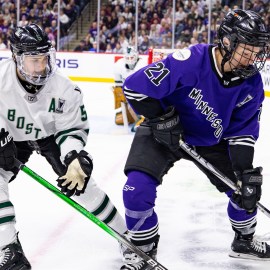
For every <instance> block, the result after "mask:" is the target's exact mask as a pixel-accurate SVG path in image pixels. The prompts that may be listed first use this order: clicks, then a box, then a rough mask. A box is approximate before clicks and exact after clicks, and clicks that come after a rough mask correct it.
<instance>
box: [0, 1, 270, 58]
mask: <svg viewBox="0 0 270 270" xmlns="http://www.w3.org/2000/svg"><path fill="white" fill-rule="evenodd" d="M89 1H96V0H60V16H59V19H60V31H61V32H60V36H61V37H64V36H66V35H68V29H69V27H70V26H71V24H72V23H73V22H74V21H75V20H76V19H77V18H78V15H80V14H81V11H82V9H83V8H84V6H85V5H86V4H87V3H88V2H89ZM136 1H137V2H138V10H139V12H138V16H135V10H136V8H135V6H136ZM208 1H209V0H175V14H174V21H175V23H173V8H172V7H173V1H172V0H103V1H101V3H102V5H101V10H100V12H98V13H97V14H96V18H95V19H94V20H93V21H92V22H90V27H89V31H88V34H87V35H86V36H85V38H84V39H83V40H81V41H80V44H78V46H77V47H76V48H75V49H74V51H90V52H96V51H97V50H98V49H99V52H105V53H123V52H124V51H125V48H126V47H127V46H128V45H132V46H135V45H137V47H138V51H139V53H140V54H147V53H148V50H149V48H150V47H153V48H172V42H173V41H174V46H173V47H174V48H184V47H187V46H190V45H192V44H196V43H208V27H209V22H208ZM57 2H58V1H57V0H20V19H19V21H18V22H17V7H16V5H17V0H0V50H2V49H6V48H9V44H8V37H9V35H10V33H11V31H12V30H13V29H14V27H16V25H17V24H18V25H19V26H23V25H26V24H29V23H32V22H34V23H37V24H39V25H41V26H42V27H43V28H44V29H45V31H46V32H47V33H48V36H49V38H50V39H51V41H52V42H53V44H56V42H57V20H58V3H57ZM242 3H243V0H212V10H211V15H212V19H211V26H210V33H211V35H210V36H211V40H210V42H214V41H216V37H217V36H216V33H217V28H218V26H219V24H220V22H221V20H222V19H223V18H224V16H225V15H226V14H227V13H228V12H229V11H230V10H231V9H235V8H242V6H241V5H242ZM269 6H270V3H269V0H245V9H249V10H253V11H255V12H257V13H259V14H260V15H261V16H262V17H263V18H264V20H265V22H266V24H267V25H268V26H269V25H270V23H269V22H270V12H269V9H270V8H269ZM97 16H99V19H100V25H99V26H98V25H97V21H98V20H97ZM136 17H138V37H136V36H135V19H136ZM98 27H99V38H98V37H97V35H98ZM172 27H174V31H173V29H172ZM173 32H174V38H173ZM97 42H99V46H97Z"/></svg>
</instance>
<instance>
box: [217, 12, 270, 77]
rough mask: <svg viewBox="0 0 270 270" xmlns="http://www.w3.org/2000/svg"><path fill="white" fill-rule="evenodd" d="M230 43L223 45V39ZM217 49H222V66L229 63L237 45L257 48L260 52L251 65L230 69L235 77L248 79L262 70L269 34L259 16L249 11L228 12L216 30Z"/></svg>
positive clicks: (269, 38)
mask: <svg viewBox="0 0 270 270" xmlns="http://www.w3.org/2000/svg"><path fill="white" fill-rule="evenodd" d="M225 37H226V38H227V39H228V40H229V41H230V45H229V46H228V45H226V44H225V43H224V38H225ZM218 39H219V47H220V48H221V49H223V51H224V52H225V54H224V55H223V63H222V67H224V64H225V63H226V62H227V61H229V60H230V59H231V58H232V57H233V55H234V52H235V50H236V48H237V47H238V45H239V44H243V45H244V46H246V45H250V46H252V47H259V48H260V52H259V53H258V54H257V57H256V58H255V59H254V63H253V65H249V66H247V67H245V68H243V67H241V68H237V67H235V68H234V67H232V71H233V73H234V74H235V75H237V76H239V77H242V78H248V77H251V76H253V75H254V74H255V73H257V72H259V71H260V70H262V69H263V66H264V64H265V61H266V58H267V55H268V53H269V42H270V33H269V32H268V30H267V27H266V25H265V23H264V21H263V19H262V18H261V17H260V15H259V14H257V13H255V12H253V11H249V10H241V9H237V10H233V11H231V12H229V13H228V14H227V15H226V16H225V18H224V20H223V22H222V23H221V25H220V27H219V30H218Z"/></svg>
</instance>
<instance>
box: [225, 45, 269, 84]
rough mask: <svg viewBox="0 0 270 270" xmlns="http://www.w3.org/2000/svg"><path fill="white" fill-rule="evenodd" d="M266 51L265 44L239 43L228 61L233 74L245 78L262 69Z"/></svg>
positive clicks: (267, 50)
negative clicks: (260, 45)
mask: <svg viewBox="0 0 270 270" xmlns="http://www.w3.org/2000/svg"><path fill="white" fill-rule="evenodd" d="M268 53H269V49H268V48H267V47H266V46H265V47H256V46H252V45H249V44H244V43H239V44H238V46H237V48H236V49H235V50H234V52H233V54H232V57H231V59H230V60H229V62H228V63H229V65H230V68H231V70H232V72H233V74H234V75H236V76H238V77H241V78H244V79H246V78H249V77H251V76H253V75H255V74H256V73H258V72H259V71H261V70H262V69H263V67H264V64H265V61H266V59H267V55H268Z"/></svg>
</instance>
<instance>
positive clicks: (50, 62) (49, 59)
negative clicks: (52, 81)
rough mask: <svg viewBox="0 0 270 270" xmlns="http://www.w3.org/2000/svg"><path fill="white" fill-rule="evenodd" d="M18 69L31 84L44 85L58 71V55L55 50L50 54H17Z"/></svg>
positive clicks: (50, 50) (51, 49)
mask: <svg viewBox="0 0 270 270" xmlns="http://www.w3.org/2000/svg"><path fill="white" fill-rule="evenodd" d="M15 60H16V64H17V69H18V71H19V73H20V75H21V76H22V77H23V78H24V79H25V80H26V81H28V82H29V83H31V84H34V85H44V84H45V83H46V82H47V81H48V80H49V78H50V77H51V76H53V75H54V73H55V71H56V68H57V66H56V53H55V49H54V48H50V49H49V50H48V52H45V53H40V52H24V53H22V54H20V55H16V54H15Z"/></svg>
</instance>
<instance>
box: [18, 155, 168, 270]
mask: <svg viewBox="0 0 270 270" xmlns="http://www.w3.org/2000/svg"><path fill="white" fill-rule="evenodd" d="M16 166H17V167H18V168H19V169H20V170H22V171H23V172H25V173H26V174H27V175H29V176H30V177H32V178H33V179H34V180H36V181H37V182H39V183H40V184H41V185H42V186H44V187H46V188H47V189H48V190H50V191H51V192H52V193H54V194H55V195H56V196H58V197H59V198H61V199H62V200H64V201H65V202H66V203H68V204H69V205H70V206H72V207H73V208H74V209H76V210H77V211H78V212H80V213H81V214H83V215H84V216H85V217H87V218H88V219H90V220H91V221H92V222H94V223H95V224H96V225H98V226H99V227H100V228H101V229H103V230H104V231H105V232H107V233H108V234H110V235H111V236H112V237H114V238H115V239H116V240H118V241H119V242H120V243H122V244H124V245H125V246H126V247H127V248H129V249H130V250H131V251H133V252H135V253H136V254H137V255H139V256H140V257H141V258H142V259H143V260H145V261H146V262H147V263H148V264H149V265H150V266H151V267H152V269H154V270H168V269H167V268H165V267H164V266H163V265H161V264H160V263H159V262H157V261H156V260H154V259H152V258H151V257H150V256H148V255H147V254H146V253H144V252H143V251H141V250H140V249H139V248H138V247H136V246H135V245H133V244H132V243H131V242H129V241H128V240H127V239H126V238H125V237H124V236H122V235H121V234H119V233H118V232H116V231H115V230H114V229H112V228H111V227H109V226H108V225H107V224H106V223H104V222H103V221H101V220H100V219H98V218H97V217H96V216H95V215H93V214H92V213H91V212H89V211H88V210H87V209H85V208H84V207H83V206H81V205H80V204H79V203H77V202H75V201H74V200H72V199H71V198H69V197H67V196H66V195H65V194H63V193H62V192H61V191H60V190H58V189H57V188H56V187H55V186H54V185H52V184H51V183H49V182H48V181H47V180H45V179H44V178H42V177H41V176H39V175H38V174H37V173H35V172H34V171H32V170H31V169H30V168H28V167H27V166H25V165H24V164H22V163H21V162H20V161H19V160H16Z"/></svg>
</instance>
